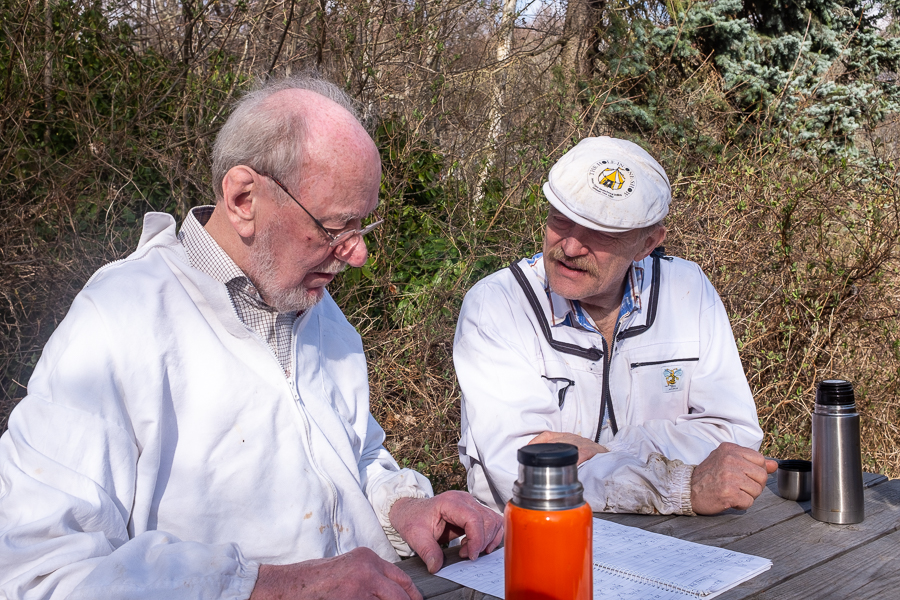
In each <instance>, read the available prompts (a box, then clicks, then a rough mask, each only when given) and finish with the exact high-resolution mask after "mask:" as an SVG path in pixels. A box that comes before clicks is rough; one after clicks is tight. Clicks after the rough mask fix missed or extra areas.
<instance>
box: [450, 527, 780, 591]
mask: <svg viewBox="0 0 900 600" xmlns="http://www.w3.org/2000/svg"><path fill="white" fill-rule="evenodd" d="M771 566H772V561H770V560H768V559H765V558H760V557H758V556H751V555H749V554H742V553H740V552H733V551H731V550H725V549H724V548H716V547H715V546H704V545H703V544H697V543H694V542H687V541H685V540H679V539H678V538H674V537H671V536H668V535H662V534H659V533H652V532H649V531H644V530H643V529H638V528H637V527H626V526H625V525H619V524H617V523H611V522H610V521H604V520H601V519H594V598H595V599H599V598H604V599H610V600H684V599H686V598H713V597H715V596H717V595H719V594H721V593H722V592H724V591H726V590H730V589H731V588H733V587H734V586H736V585H738V584H739V583H742V582H744V581H747V580H748V579H751V578H753V577H756V576H757V575H759V574H760V573H762V572H763V571H766V570H768V569H769V568H770V567H771ZM438 576H440V577H444V578H445V579H449V580H451V581H455V582H456V583H460V584H462V585H464V586H466V587H470V588H473V589H476V590H478V591H479V592H483V593H485V594H490V595H492V596H497V597H498V598H503V597H504V595H503V548H501V549H499V550H497V551H495V552H494V553H493V554H489V555H487V556H482V557H480V558H479V559H478V561H476V562H474V563H473V562H472V561H468V560H465V561H461V562H458V563H456V564H454V565H450V566H449V567H444V568H443V569H441V570H440V571H438Z"/></svg>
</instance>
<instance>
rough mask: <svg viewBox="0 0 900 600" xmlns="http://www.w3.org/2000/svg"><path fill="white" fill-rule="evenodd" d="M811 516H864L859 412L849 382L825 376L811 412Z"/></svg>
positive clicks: (841, 519) (829, 519)
mask: <svg viewBox="0 0 900 600" xmlns="http://www.w3.org/2000/svg"><path fill="white" fill-rule="evenodd" d="M812 516H813V518H814V519H818V520H819V521H824V522H825V523H839V524H848V523H859V522H861V521H862V520H863V518H864V517H865V514H864V502H863V479H862V457H861V454H860V446H859V413H857V412H856V400H855V399H854V396H853V384H851V383H850V382H849V381H844V380H841V379H827V380H825V381H822V382H820V383H819V387H818V388H817V389H816V405H815V409H814V411H813V415H812Z"/></svg>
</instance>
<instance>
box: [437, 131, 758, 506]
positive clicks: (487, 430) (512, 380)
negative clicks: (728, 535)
mask: <svg viewBox="0 0 900 600" xmlns="http://www.w3.org/2000/svg"><path fill="white" fill-rule="evenodd" d="M598 152H599V153H600V158H598V156H597V153H598ZM604 152H607V153H608V152H612V153H613V156H614V158H613V159H609V158H603V157H604V156H606V155H604V154H603V153H604ZM601 159H602V160H601ZM573 161H574V162H573ZM573 165H574V166H573ZM576 167H577V168H576ZM573 172H574V173H575V174H574V175H573ZM604 173H605V175H604ZM610 173H612V175H610ZM648 174H649V175H648ZM601 175H602V176H605V177H607V178H608V179H612V180H613V184H617V185H619V186H621V190H622V191H621V193H619V194H618V195H619V196H620V197H619V198H615V197H614V198H613V200H614V201H616V202H606V204H604V200H603V199H602V198H601V199H600V200H597V199H596V198H595V196H597V195H598V193H596V192H595V191H593V190H597V189H598V188H601V186H599V185H597V179H598V178H599V177H600V176H601ZM592 178H593V179H592ZM613 178H618V179H613ZM629 178H630V179H629ZM648 180H650V181H649V183H650V184H654V185H652V186H651V185H649V184H648ZM607 183H609V181H607ZM642 185H643V186H644V188H643V189H642V188H641V186H642ZM591 186H593V190H591V189H589V188H591ZM628 186H630V187H628ZM648 187H650V188H651V189H650V191H647V188H648ZM573 189H574V191H572V190H573ZM605 190H606V188H601V190H600V191H601V192H604V193H605ZM626 190H627V192H628V194H626V193H625V191H626ZM634 190H636V191H635V194H634V195H631V198H630V200H631V202H630V204H628V203H625V202H624V201H623V200H624V199H625V198H628V196H629V195H630V194H631V193H632V191H634ZM544 191H545V194H546V195H547V197H548V199H549V200H550V202H551V204H552V205H553V206H554V207H555V208H557V210H559V211H560V212H562V213H563V214H564V215H565V216H566V217H567V218H569V219H570V220H571V221H573V222H576V223H579V224H581V225H583V226H585V227H590V228H592V229H600V230H601V231H623V230H630V229H636V228H639V227H643V226H646V225H650V224H653V223H657V222H659V220H661V219H662V217H664V216H665V213H666V211H667V210H668V201H669V198H670V192H669V189H668V180H667V179H666V178H665V174H664V172H663V171H662V167H659V165H658V163H656V161H654V160H653V159H652V158H651V157H650V156H649V154H647V153H646V152H644V151H643V150H641V149H640V148H639V147H637V146H636V145H634V144H630V143H628V142H621V141H619V140H611V139H610V138H588V140H585V141H583V142H582V143H581V144H579V145H578V146H576V148H575V149H573V150H572V151H570V152H569V153H568V154H567V155H566V156H565V157H563V159H561V160H560V161H559V163H557V165H555V166H554V167H553V170H551V173H550V178H549V182H548V184H547V185H545V187H544ZM567 194H568V195H567ZM641 194H643V196H641ZM607 196H609V194H607ZM635 196H637V200H635ZM585 199H586V200H585ZM610 206H611V207H612V208H611V209H610V213H609V214H605V213H598V211H599V210H600V209H603V210H606V209H607V208H608V207H610ZM598 207H599V208H598ZM629 208H631V209H632V210H633V214H631V215H629V214H628V209H629ZM592 211H593V212H592ZM635 215H636V216H635ZM641 219H643V221H642V220H641ZM598 221H599V222H601V223H604V224H609V223H612V226H611V228H609V229H603V228H601V227H597V226H596V224H597V222H598ZM544 267H545V263H544V258H543V257H542V255H540V254H538V255H537V256H535V257H533V258H530V259H523V260H521V261H519V262H518V263H515V264H513V265H512V266H511V267H510V268H506V269H502V270H501V271H499V272H497V273H494V274H492V275H490V276H489V277H487V278H485V279H483V280H482V281H480V282H479V283H478V284H476V285H475V286H474V287H473V288H472V290H470V291H469V293H468V294H467V295H466V297H465V300H464V302H463V306H462V310H461V312H460V315H459V321H458V324H457V329H456V339H455V342H454V353H453V359H454V365H455V367H456V373H457V377H458V379H459V383H460V387H461V389H462V424H461V425H462V435H461V440H460V442H459V451H460V458H461V461H462V464H463V465H464V466H465V467H466V469H467V471H468V484H469V490H470V491H471V492H472V494H473V495H474V496H476V497H477V498H478V499H479V500H481V501H482V502H484V503H485V504H487V505H488V506H491V507H492V508H494V509H495V510H498V511H502V510H503V508H504V506H505V504H506V502H507V501H508V500H509V499H510V497H511V496H512V487H513V483H514V482H515V480H516V477H517V472H518V463H517V460H516V451H517V449H518V448H520V447H522V446H524V445H526V444H527V443H528V442H530V441H531V440H532V439H533V438H534V437H535V436H536V435H538V434H540V433H541V432H543V431H553V432H568V433H574V434H577V435H579V436H582V437H584V438H588V439H590V440H593V441H596V442H597V443H599V444H601V445H602V446H604V447H606V448H607V449H608V450H609V452H608V453H604V454H597V455H596V456H593V457H592V458H591V459H589V460H587V461H586V462H584V463H583V464H581V465H580V466H579V479H580V481H581V482H582V483H583V484H584V487H585V494H584V496H585V500H586V501H587V502H588V503H589V504H590V505H591V508H592V509H593V510H594V511H608V512H634V513H657V512H658V513H663V514H693V510H692V507H691V485H690V484H691V474H692V472H693V468H694V465H697V464H699V463H701V462H702V461H703V460H704V459H706V457H707V456H708V455H709V454H710V452H712V450H714V449H715V448H716V447H717V446H718V445H719V444H720V443H722V442H733V443H735V444H739V445H741V446H745V447H749V448H753V449H754V450H755V449H758V448H759V445H760V442H761V441H762V431H761V429H760V427H759V423H758V419H757V415H756V407H755V405H754V402H753V397H752V395H751V392H750V388H749V386H748V384H747V380H746V378H745V376H744V373H743V369H742V366H741V362H740V358H739V356H738V352H737V348H736V347H735V342H734V337H733V334H732V331H731V326H730V324H729V321H728V316H727V314H726V312H725V308H724V306H723V305H722V302H721V300H720V299H719V296H718V294H717V293H716V291H715V289H714V288H713V287H712V285H711V284H710V282H709V280H708V279H707V278H706V276H705V275H704V274H703V273H702V271H701V270H700V268H699V267H698V266H697V265H696V264H694V263H691V262H688V261H685V260H681V259H678V258H673V257H668V256H664V255H663V254H662V252H660V251H657V252H654V253H653V254H652V255H651V256H648V257H646V258H644V259H643V260H641V261H639V262H637V263H634V264H633V265H632V267H631V269H630V270H629V271H628V273H627V275H626V282H627V284H626V294H625V295H626V298H625V299H624V300H623V304H624V308H623V311H622V313H620V316H619V320H618V324H617V326H616V329H615V331H616V333H615V336H614V337H615V339H614V340H613V341H612V343H611V344H610V343H608V341H607V340H604V338H603V336H602V335H601V334H600V333H599V332H598V331H597V330H596V328H594V327H593V326H592V323H590V322H587V323H586V326H579V325H578V324H577V323H578V321H579V319H580V320H582V321H584V320H585V319H587V320H588V321H590V319H589V317H587V315H585V314H583V311H581V310H580V309H579V308H578V306H579V305H578V303H577V301H576V302H572V301H569V300H567V299H565V298H563V297H561V296H559V295H558V294H556V293H555V292H553V291H552V290H551V289H550V287H549V285H548V281H547V277H546V273H545V268H544ZM575 313H578V314H575Z"/></svg>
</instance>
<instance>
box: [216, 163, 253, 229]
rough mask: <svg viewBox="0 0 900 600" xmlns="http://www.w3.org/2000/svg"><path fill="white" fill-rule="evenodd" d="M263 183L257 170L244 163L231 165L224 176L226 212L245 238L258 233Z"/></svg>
mask: <svg viewBox="0 0 900 600" xmlns="http://www.w3.org/2000/svg"><path fill="white" fill-rule="evenodd" d="M261 185H262V182H261V181H260V178H259V176H258V175H257V174H256V172H254V171H253V170H252V169H250V168H249V167H245V166H244V165H238V166H236V167H231V169H229V170H228V172H227V173H225V177H223V178H222V200H221V201H222V202H223V203H224V204H225V206H224V208H225V214H226V215H227V216H228V221H229V222H230V223H231V226H232V227H234V230H235V231H236V232H237V234H238V235H239V236H241V237H242V238H245V239H246V238H251V237H253V236H254V235H255V234H256V225H257V223H256V220H257V216H258V213H259V202H260V199H259V192H260V190H261Z"/></svg>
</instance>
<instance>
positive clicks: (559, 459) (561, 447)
mask: <svg viewBox="0 0 900 600" xmlns="http://www.w3.org/2000/svg"><path fill="white" fill-rule="evenodd" d="M518 458H519V463H520V464H523V465H525V466H526V467H567V466H569V465H574V464H578V448H576V447H575V446H573V445H572V444H559V443H557V444H531V445H529V446H523V447H522V448H519V452H518Z"/></svg>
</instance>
